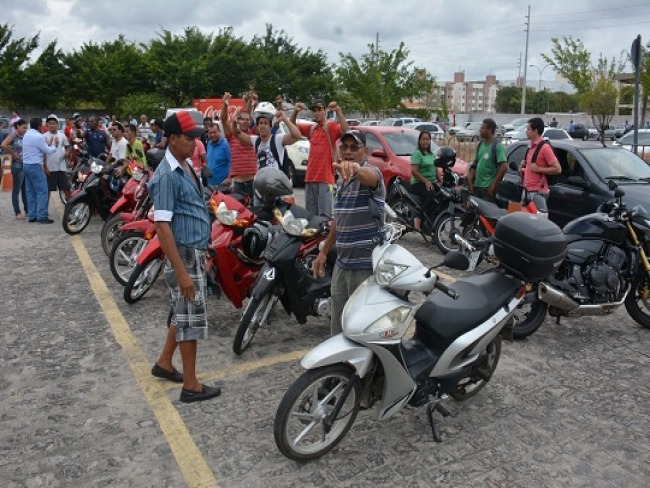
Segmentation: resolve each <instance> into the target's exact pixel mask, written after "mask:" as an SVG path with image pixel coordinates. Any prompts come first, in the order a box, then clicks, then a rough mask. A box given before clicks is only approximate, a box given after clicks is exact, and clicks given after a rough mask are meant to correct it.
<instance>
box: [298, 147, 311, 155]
mask: <svg viewBox="0 0 650 488" xmlns="http://www.w3.org/2000/svg"><path fill="white" fill-rule="evenodd" d="M298 152H301V153H303V154H309V149H308V148H306V147H299V148H298Z"/></svg>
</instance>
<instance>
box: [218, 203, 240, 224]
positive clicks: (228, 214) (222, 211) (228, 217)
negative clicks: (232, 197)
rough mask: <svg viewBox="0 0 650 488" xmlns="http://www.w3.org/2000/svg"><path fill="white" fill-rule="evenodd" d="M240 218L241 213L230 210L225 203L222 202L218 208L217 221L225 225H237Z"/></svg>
mask: <svg viewBox="0 0 650 488" xmlns="http://www.w3.org/2000/svg"><path fill="white" fill-rule="evenodd" d="M237 217H239V212H237V210H228V207H226V204H225V202H220V203H219V206H218V207H217V220H218V221H219V222H221V223H222V224H223V225H228V226H231V225H233V224H234V223H235V221H236V220H237Z"/></svg>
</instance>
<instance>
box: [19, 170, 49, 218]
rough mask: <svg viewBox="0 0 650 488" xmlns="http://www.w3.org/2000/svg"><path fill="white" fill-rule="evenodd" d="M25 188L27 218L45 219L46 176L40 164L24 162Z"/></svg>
mask: <svg viewBox="0 0 650 488" xmlns="http://www.w3.org/2000/svg"><path fill="white" fill-rule="evenodd" d="M23 171H24V173H25V189H26V190H27V217H28V218H29V220H31V221H34V220H45V219H47V202H48V198H47V197H48V194H49V192H48V190H47V178H46V177H45V171H43V166H41V165H40V164H24V165H23Z"/></svg>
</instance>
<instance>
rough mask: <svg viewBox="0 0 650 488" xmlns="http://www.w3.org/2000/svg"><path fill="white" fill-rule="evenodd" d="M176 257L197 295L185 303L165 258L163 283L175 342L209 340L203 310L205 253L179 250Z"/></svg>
mask: <svg viewBox="0 0 650 488" xmlns="http://www.w3.org/2000/svg"><path fill="white" fill-rule="evenodd" d="M178 254H179V255H180V257H181V261H183V264H184V265H185V269H186V270H187V272H188V274H189V275H190V278H191V279H192V282H193V283H194V288H195V290H196V293H195V295H194V300H192V301H189V300H185V299H184V298H183V297H182V296H181V294H180V290H179V288H178V280H177V278H176V272H175V271H174V268H173V267H172V265H171V262H169V260H168V259H167V258H165V261H166V262H165V281H167V285H168V286H169V290H170V291H171V320H170V322H169V323H170V324H171V325H174V326H175V327H176V341H178V342H183V341H196V340H199V339H205V338H207V337H208V315H207V312H206V309H205V298H206V295H207V284H206V275H205V251H202V250H199V249H193V248H191V247H182V246H179V247H178Z"/></svg>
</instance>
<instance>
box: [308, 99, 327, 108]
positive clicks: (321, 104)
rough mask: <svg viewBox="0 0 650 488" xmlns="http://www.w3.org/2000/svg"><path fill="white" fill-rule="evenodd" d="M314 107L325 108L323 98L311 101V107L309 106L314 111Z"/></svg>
mask: <svg viewBox="0 0 650 488" xmlns="http://www.w3.org/2000/svg"><path fill="white" fill-rule="evenodd" d="M314 107H321V108H325V102H324V101H323V99H322V98H314V99H313V100H312V101H311V105H310V106H309V108H312V109H313V108H314Z"/></svg>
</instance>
